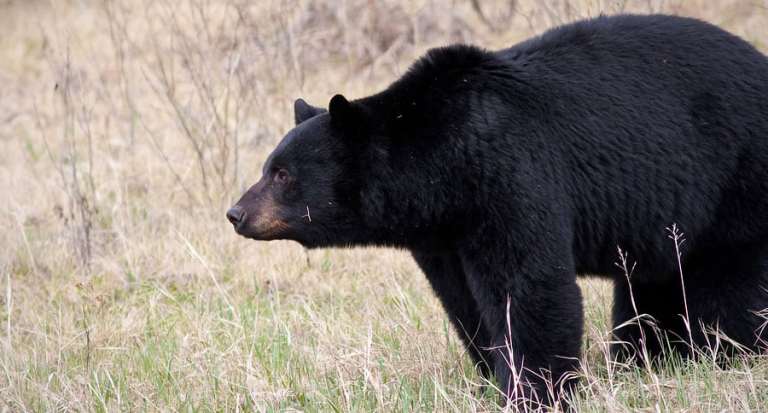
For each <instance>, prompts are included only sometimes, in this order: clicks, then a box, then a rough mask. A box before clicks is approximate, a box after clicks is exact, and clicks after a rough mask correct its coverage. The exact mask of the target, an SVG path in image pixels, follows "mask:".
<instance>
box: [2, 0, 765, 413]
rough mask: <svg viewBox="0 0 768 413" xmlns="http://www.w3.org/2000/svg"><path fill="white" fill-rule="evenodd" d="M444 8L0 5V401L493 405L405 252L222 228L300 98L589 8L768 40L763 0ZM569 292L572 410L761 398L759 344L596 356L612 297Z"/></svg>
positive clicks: (743, 406)
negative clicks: (576, 346)
mask: <svg viewBox="0 0 768 413" xmlns="http://www.w3.org/2000/svg"><path fill="white" fill-rule="evenodd" d="M451 3H452V7H448V6H447V2H443V1H438V0H418V1H413V2H410V1H396V0H387V1H375V2H374V1H364V0H347V1H343V2H337V1H332V0H317V1H308V0H292V1H291V0H285V1H276V0H275V1H271V0H261V1H246V0H184V1H179V2H176V1H171V0H161V1H149V0H144V1H141V0H130V1H129V0H126V1H87V0H82V1H74V0H72V1H66V0H61V1H58V0H57V1H43V0H34V1H22V0H19V1H7V0H6V1H0V85H2V87H0V171H1V172H0V192H2V194H3V197H2V198H0V200H1V201H0V202H2V208H0V225H2V228H4V229H5V230H4V231H2V232H0V251H2V252H0V274H2V277H0V286H2V294H0V296H1V298H0V321H2V328H1V329H0V331H2V332H1V333H0V348H2V355H1V356H0V367H1V369H0V402H2V404H3V405H4V408H3V410H11V411H24V410H44V411H50V410H108V411H112V410H258V411H261V410H290V409H298V410H321V411H327V410H341V411H350V410H352V411H357V410H381V411H391V410H440V411H445V410H459V411H466V410H480V411H484V410H496V409H498V408H499V406H497V405H496V403H497V398H496V397H495V395H494V394H493V392H492V391H485V392H484V391H483V388H482V387H481V386H480V385H481V384H482V383H481V380H480V379H479V378H478V377H477V376H476V375H475V374H474V372H473V371H472V367H471V366H470V362H469V360H468V358H467V357H465V355H464V354H463V350H462V348H461V345H460V342H459V340H458V338H457V337H456V335H455V334H454V333H453V332H452V331H451V329H450V328H449V325H448V323H447V322H446V320H445V317H444V315H443V312H442V310H441V309H440V306H439V304H438V303H437V301H436V300H435V299H434V297H433V296H432V294H431V293H430V291H429V288H428V286H427V284H426V282H425V280H424V279H423V276H422V275H421V274H420V273H419V271H418V269H417V268H416V267H415V265H414V264H413V263H412V262H411V260H410V259H409V258H408V257H407V255H405V254H403V253H402V252H397V251H391V250H379V249H361V250H351V251H350V250H346V251H345V250H329V251H313V252H311V253H309V254H308V255H307V254H306V253H305V252H304V251H303V250H302V249H301V248H300V247H298V246H297V245H295V244H292V243H283V242H273V243H253V242H248V241H245V240H243V239H241V238H239V237H236V236H235V234H234V233H233V232H232V230H231V227H230V225H229V224H228V223H227V222H226V220H225V219H224V217H223V211H224V210H225V208H226V206H228V205H229V203H230V202H231V200H232V198H233V197H235V196H236V195H237V194H239V193H240V192H241V191H242V190H243V189H244V188H245V187H246V186H247V185H248V183H250V182H253V181H254V180H255V179H256V178H257V176H258V174H259V171H260V166H261V162H262V161H263V159H264V157H265V156H266V154H267V153H268V150H269V148H270V147H271V146H273V145H274V144H275V143H276V142H277V140H278V139H279V138H280V137H281V136H282V134H283V133H284V132H285V131H286V130H287V129H289V127H290V125H291V115H292V114H291V111H290V107H291V106H290V105H291V103H292V101H293V99H294V98H295V97H297V96H304V97H306V98H308V99H309V100H310V101H313V102H315V103H316V104H322V103H324V101H325V100H326V99H327V98H328V97H329V96H331V95H332V94H333V93H336V92H343V93H345V94H347V95H349V96H351V97H357V96H363V95H365V94H368V93H371V92H373V91H375V90H377V89H379V88H381V87H384V86H385V85H386V84H387V83H388V82H390V81H392V80H393V79H395V78H396V77H397V76H398V75H399V74H401V73H402V72H403V71H404V70H405V69H406V68H407V66H408V64H409V63H410V62H411V61H412V59H413V58H414V57H416V56H417V55H419V54H420V53H421V52H423V51H424V50H425V49H426V48H428V47H430V46H435V45H439V44H444V43H447V42H454V41H471V42H474V43H478V44H482V45H485V46H487V47H491V48H498V47H504V46H506V45H510V44H512V43H514V42H516V41H519V40H521V39H523V38H525V37H528V36H530V35H532V34H534V33H536V32H539V31H541V30H543V29H545V28H546V27H548V26H550V25H553V24H557V23H560V22H565V21H569V20H573V19H575V18H577V17H579V16H587V15H596V14H598V13H599V12H607V13H611V12H615V11H618V10H634V11H644V12H646V11H667V12H674V13H679V14H686V15H694V16H699V17H702V18H705V19H707V20H709V21H712V22H714V23H717V24H720V25H722V26H724V27H726V28H728V29H730V30H732V31H734V32H736V33H738V34H740V35H742V36H744V37H745V38H746V39H748V40H749V41H751V42H753V43H754V44H756V45H758V46H759V47H763V48H766V47H768V44H767V43H766V42H768V39H766V37H765V27H766V25H768V2H766V1H765V0H762V1H760V0H755V1H737V0H728V1H719V2H709V1H703V0H695V1H653V0H650V1H638V2H627V4H623V3H622V2H615V1H597V0H595V1H588V0H582V1H575V0H574V1H569V2H567V1H555V2H546V3H543V2H542V3H540V4H539V3H536V2H532V1H517V2H510V1H501V0H499V1H490V0H486V1H483V0H477V1H469V0H467V1H460V0H454V1H452V2H451ZM510 4H514V5H515V8H514V10H511V9H510V7H509V5H510ZM476 5H479V6H480V11H481V13H478V10H477V7H476ZM670 248H671V249H670V259H674V250H673V247H672V246H671V247H670ZM581 285H582V287H583V289H584V290H585V301H586V308H587V316H586V319H587V325H586V331H587V335H586V337H585V357H584V359H585V363H584V371H583V376H584V377H583V380H582V385H581V387H580V389H579V391H578V392H577V394H576V397H575V401H574V403H575V405H576V406H577V407H578V408H579V409H580V410H586V411H592V410H598V411H605V410H608V411H615V410H619V411H622V410H626V411H634V410H659V411H662V410H663V411H666V410H690V411H715V410H717V411H719V410H732V411H742V410H751V411H759V410H762V409H763V408H764V407H765V406H767V405H768V383H767V379H768V361H766V360H765V359H763V358H760V357H752V358H747V359H743V360H736V361H734V362H733V366H731V368H729V369H722V368H720V367H718V366H717V365H716V363H712V362H707V361H703V362H700V363H689V362H682V361H678V362H675V361H673V362H671V363H670V365H669V366H665V367H664V368H662V369H659V370H648V369H643V368H635V367H628V366H614V365H609V364H607V363H606V361H605V360H606V356H605V354H606V349H607V342H608V340H609V337H610V332H609V327H608V319H609V313H610V304H609V302H610V289H609V287H608V286H607V285H606V284H605V283H603V282H600V281H594V280H586V281H583V282H582V283H581Z"/></svg>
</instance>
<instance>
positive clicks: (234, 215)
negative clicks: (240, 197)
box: [227, 205, 245, 228]
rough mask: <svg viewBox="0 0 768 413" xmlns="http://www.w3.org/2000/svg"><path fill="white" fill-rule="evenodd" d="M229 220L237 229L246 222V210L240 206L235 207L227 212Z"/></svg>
mask: <svg viewBox="0 0 768 413" xmlns="http://www.w3.org/2000/svg"><path fill="white" fill-rule="evenodd" d="M227 219H228V220H229V222H231V223H232V225H234V226H235V228H237V226H238V225H240V224H241V223H242V222H243V221H245V210H244V209H243V208H242V207H241V206H240V205H235V206H233V207H232V208H229V211H227Z"/></svg>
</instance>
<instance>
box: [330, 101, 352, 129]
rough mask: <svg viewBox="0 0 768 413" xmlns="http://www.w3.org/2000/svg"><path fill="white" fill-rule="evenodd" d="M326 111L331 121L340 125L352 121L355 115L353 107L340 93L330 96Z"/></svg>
mask: <svg viewBox="0 0 768 413" xmlns="http://www.w3.org/2000/svg"><path fill="white" fill-rule="evenodd" d="M328 113H330V114H331V121H333V122H337V123H339V124H341V125H343V124H351V123H354V121H355V120H356V119H355V118H356V115H357V113H356V110H355V107H354V106H353V105H352V103H350V102H349V101H348V100H347V98H345V97H344V96H342V95H336V96H334V97H332V98H331V102H330V103H328Z"/></svg>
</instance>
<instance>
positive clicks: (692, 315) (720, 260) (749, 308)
mask: <svg viewBox="0 0 768 413" xmlns="http://www.w3.org/2000/svg"><path fill="white" fill-rule="evenodd" d="M701 256H702V257H701V258H699V259H696V258H693V259H690V260H689V261H688V267H687V268H685V267H684V268H683V275H684V277H683V281H684V282H685V290H686V294H687V301H688V315H689V319H690V322H691V334H690V338H692V339H693V344H694V345H695V346H696V347H697V348H700V349H705V350H706V351H710V352H711V351H713V350H717V351H718V352H724V353H726V354H732V353H733V352H734V351H738V350H739V349H745V350H749V351H764V350H765V349H766V344H768V343H767V342H768V327H766V321H767V320H766V309H768V246H760V247H741V248H738V249H733V250H730V251H718V252H717V253H716V254H701ZM702 326H703V327H702ZM714 331H717V332H719V333H721V335H720V336H719V337H718V335H717V334H715V333H714ZM681 334H684V335H683V337H684V338H685V339H686V340H687V341H689V340H690V338H689V336H688V331H687V330H685V331H682V332H681ZM723 336H725V337H727V339H725V337H723ZM718 338H719V339H720V340H719V341H718ZM734 342H735V343H734Z"/></svg>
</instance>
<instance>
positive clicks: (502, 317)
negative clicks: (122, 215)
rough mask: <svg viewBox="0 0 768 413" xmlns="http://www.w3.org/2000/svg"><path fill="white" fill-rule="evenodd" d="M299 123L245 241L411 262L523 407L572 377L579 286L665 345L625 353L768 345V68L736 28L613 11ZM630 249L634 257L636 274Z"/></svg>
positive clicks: (235, 214) (456, 51)
mask: <svg viewBox="0 0 768 413" xmlns="http://www.w3.org/2000/svg"><path fill="white" fill-rule="evenodd" d="M295 117H296V124H297V125H296V127H295V128H294V129H293V130H291V131H290V132H289V133H288V134H287V135H286V136H285V138H284V139H283V140H282V141H281V142H280V144H279V145H278V146H277V148H276V149H275V150H274V152H273V153H272V154H271V155H270V156H269V158H268V159H267V161H266V164H265V165H264V168H263V176H262V178H261V180H259V181H258V182H257V183H256V184H255V185H253V186H252V187H251V188H250V189H248V191H247V192H246V193H245V194H244V195H243V197H242V198H241V199H240V200H239V201H238V202H237V204H236V205H235V206H234V207H232V208H231V209H230V210H229V211H228V212H227V218H228V219H229V220H230V221H231V222H232V224H233V225H234V227H235V230H236V231H237V232H238V233H239V234H241V235H243V236H246V237H249V238H252V239H256V240H274V239H289V240H295V241H298V242H299V243H301V244H302V245H304V246H306V247H310V248H315V247H331V246H355V245H380V246H391V247H398V248H405V249H408V250H409V251H410V252H411V253H412V254H413V257H414V258H415V260H416V262H417V263H418V264H419V266H420V267H421V269H422V270H423V271H424V273H425V274H426V276H427V278H428V279H429V281H430V283H431V285H432V287H433V288H434V290H435V292H436V294H437V295H438V297H439V298H440V300H441V301H442V304H443V306H444V308H445V310H446V311H447V313H448V316H449V317H450V320H451V321H452V322H453V324H454V326H455V327H456V329H457V330H458V331H459V334H460V335H461V336H462V337H463V338H464V340H465V344H466V345H467V347H468V349H469V351H470V353H471V355H472V357H473V358H474V360H475V361H476V362H477V363H478V365H479V366H480V367H481V368H482V369H484V372H485V373H487V374H491V373H492V374H494V375H495V378H496V380H497V381H498V383H500V384H501V385H502V389H503V390H504V391H505V393H506V394H507V395H508V396H510V397H511V398H513V399H514V400H519V398H521V397H533V396H537V397H539V398H541V399H543V400H545V402H551V401H552V399H551V398H550V397H549V393H548V391H547V390H546V389H545V383H546V380H545V379H546V378H548V379H550V380H552V381H553V382H554V383H556V384H558V383H569V384H570V383H572V381H571V380H568V379H567V377H570V376H572V375H570V374H567V373H568V372H570V371H572V370H574V369H575V368H576V367H577V363H578V357H579V352H580V342H581V335H582V318H583V315H582V299H581V294H580V291H579V287H578V286H577V284H576V275H577V274H591V275H600V276H604V277H610V278H611V279H613V280H614V285H615V294H614V305H613V322H614V324H615V326H617V327H618V326H620V325H622V324H625V322H626V321H628V320H631V319H633V318H635V316H636V315H637V314H636V312H635V307H636V309H637V312H638V313H639V314H647V315H650V316H652V317H653V318H654V319H655V320H656V323H657V325H658V327H659V328H661V329H662V330H663V331H664V332H666V334H667V336H668V337H669V340H655V339H653V338H650V337H652V336H653V334H650V332H647V331H644V330H643V329H644V328H646V327H639V326H638V325H637V324H634V325H630V326H625V327H622V328H618V329H617V330H616V332H615V334H616V336H617V338H618V341H620V342H622V343H624V344H625V346H624V347H622V346H621V345H619V346H617V347H616V348H615V349H614V350H615V352H616V354H617V357H618V356H621V355H622V354H624V351H622V348H626V345H629V348H631V346H633V345H634V346H637V345H640V343H639V341H640V340H641V337H643V335H644V333H649V334H648V337H649V338H647V342H646V343H644V345H645V346H647V347H648V351H649V352H650V354H651V355H652V356H654V355H659V354H660V353H661V352H662V351H663V350H664V349H665V346H666V345H669V346H671V347H672V348H673V349H677V350H679V351H681V352H688V351H689V346H688V344H691V343H687V344H685V345H678V344H679V343H686V342H689V341H693V343H692V344H693V346H692V348H696V347H697V346H699V347H706V346H708V345H712V343H713V341H712V340H713V337H712V336H711V334H712V333H711V331H712V330H711V329H712V328H713V327H715V328H718V329H719V330H720V332H721V333H722V334H724V335H726V336H728V337H729V338H730V340H732V342H734V343H739V344H740V345H741V346H743V347H744V348H747V349H751V350H760V349H762V348H764V347H763V346H762V344H763V343H764V342H763V341H762V340H764V339H766V338H768V329H766V333H765V334H764V333H763V330H762V328H761V326H762V325H763V322H764V321H765V320H764V319H763V318H762V317H760V315H759V314H758V312H759V311H760V310H763V309H764V308H766V307H768V292H767V290H766V288H767V287H768V58H766V56H765V55H763V54H761V53H760V52H758V51H757V50H756V49H755V48H754V47H752V46H751V45H749V44H748V43H747V42H745V41H743V40H741V39H740V38H738V37H736V36H734V35H732V34H729V33H727V32H725V31H723V30H721V29H719V28H717V27H715V26H712V25H710V24H707V23H704V22H701V21H699V20H695V19H691V18H682V17H672V16H663V15H652V16H636V15H620V16H613V17H598V18H595V19H591V20H585V21H580V22H576V23H573V24H569V25H566V26H562V27H559V28H555V29H553V30H550V31H548V32H546V33H544V34H543V35H541V36H539V37H536V38H533V39H530V40H527V41H525V42H522V43H520V44H518V45H515V46H513V47H511V48H509V49H504V50H499V51H487V50H483V49H480V48H477V47H473V46H467V45H455V46H449V47H444V48H438V49H433V50H431V51H429V52H428V53H427V54H426V55H425V56H424V57H422V58H421V59H419V60H418V61H417V62H416V63H415V64H414V65H413V66H412V67H411V68H410V69H409V70H408V72H407V73H406V74H405V75H404V76H402V77H401V78H400V79H399V80H397V81H395V82H394V83H393V84H392V85H391V86H389V87H388V88H387V89H385V90H384V91H382V92H380V93H377V94H375V95H372V96H369V97H365V98H362V99H358V100H353V101H348V100H347V99H345V98H344V97H343V96H341V95H336V96H334V97H333V98H332V99H331V101H330V104H329V107H328V111H326V110H324V109H319V108H315V107H312V106H310V105H308V104H307V103H305V102H304V101H303V100H301V99H299V100H297V101H296V104H295ZM673 224H676V225H677V227H678V228H681V229H682V230H683V231H685V238H686V241H685V243H684V244H682V249H681V256H680V264H681V266H682V270H683V273H682V274H683V275H682V276H681V274H680V269H679V267H678V261H677V255H676V253H675V247H674V244H673V243H672V242H671V240H670V239H669V235H670V234H669V233H668V232H667V230H666V228H670V227H671V226H672V225H673ZM617 247H621V248H622V250H624V251H627V252H628V253H629V254H630V257H632V258H633V259H635V260H636V261H637V266H636V268H635V270H634V272H633V273H632V275H631V278H629V280H628V278H627V277H625V275H624V274H623V272H622V271H621V269H619V268H617V267H616V265H615V263H616V261H617ZM630 282H631V287H632V288H631V290H632V293H633V297H631V296H630V288H629V287H630ZM683 293H685V300H684V299H683ZM632 298H634V305H633V300H632ZM684 303H685V304H686V305H687V306H686V305H684ZM685 315H687V317H688V318H687V321H688V323H689V325H690V334H689V331H688V329H687V328H686V321H685V317H684V316H685ZM665 343H666V344H665Z"/></svg>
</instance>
